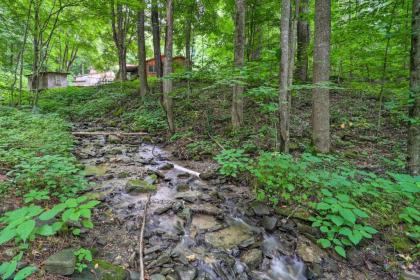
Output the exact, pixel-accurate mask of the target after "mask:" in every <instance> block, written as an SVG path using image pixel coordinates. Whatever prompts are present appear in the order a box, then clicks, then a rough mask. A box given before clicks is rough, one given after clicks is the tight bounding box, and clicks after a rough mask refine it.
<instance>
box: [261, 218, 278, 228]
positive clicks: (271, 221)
mask: <svg viewBox="0 0 420 280" xmlns="http://www.w3.org/2000/svg"><path fill="white" fill-rule="evenodd" d="M277 221H278V219H277V218H276V217H269V216H264V218H263V220H262V225H263V227H264V229H265V230H266V231H273V230H274V229H275V228H276V225H277Z"/></svg>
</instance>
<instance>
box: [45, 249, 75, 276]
mask: <svg viewBox="0 0 420 280" xmlns="http://www.w3.org/2000/svg"><path fill="white" fill-rule="evenodd" d="M75 251H76V249H64V250H62V251H60V252H58V253H56V254H54V255H52V256H50V257H49V258H48V259H47V261H46V263H45V270H46V271H48V272H49V273H52V274H58V275H71V274H73V272H74V269H75V267H76V257H75V255H74V252H75Z"/></svg>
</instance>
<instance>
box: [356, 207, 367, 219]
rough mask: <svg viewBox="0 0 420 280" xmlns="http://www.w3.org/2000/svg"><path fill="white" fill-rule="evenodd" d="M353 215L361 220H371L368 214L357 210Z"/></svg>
mask: <svg viewBox="0 0 420 280" xmlns="http://www.w3.org/2000/svg"><path fill="white" fill-rule="evenodd" d="M353 213H354V214H356V215H357V216H359V217H360V218H369V215H368V214H367V213H366V212H364V211H362V210H360V209H357V208H356V209H353Z"/></svg>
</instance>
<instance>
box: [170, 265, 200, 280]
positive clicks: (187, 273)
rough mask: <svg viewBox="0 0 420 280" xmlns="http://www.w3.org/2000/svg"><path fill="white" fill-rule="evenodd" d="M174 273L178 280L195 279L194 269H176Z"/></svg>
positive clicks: (195, 270) (195, 271)
mask: <svg viewBox="0 0 420 280" xmlns="http://www.w3.org/2000/svg"><path fill="white" fill-rule="evenodd" d="M175 271H176V273H177V274H178V277H179V278H180V280H194V279H195V278H196V277H197V269H195V268H194V267H176V268H175Z"/></svg>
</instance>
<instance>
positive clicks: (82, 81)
mask: <svg viewBox="0 0 420 280" xmlns="http://www.w3.org/2000/svg"><path fill="white" fill-rule="evenodd" d="M114 79H115V73H114V72H112V71H107V72H97V71H96V70H94V69H90V70H89V74H87V75H78V76H76V77H74V81H73V85H74V86H77V87H91V86H98V85H102V84H108V83H111V82H112V81H114Z"/></svg>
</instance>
